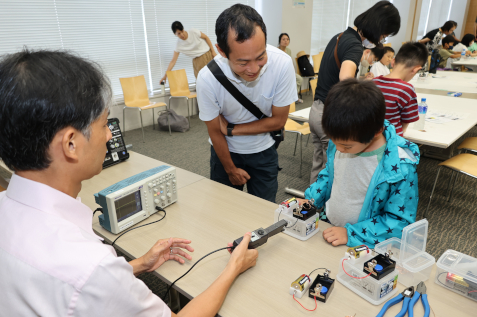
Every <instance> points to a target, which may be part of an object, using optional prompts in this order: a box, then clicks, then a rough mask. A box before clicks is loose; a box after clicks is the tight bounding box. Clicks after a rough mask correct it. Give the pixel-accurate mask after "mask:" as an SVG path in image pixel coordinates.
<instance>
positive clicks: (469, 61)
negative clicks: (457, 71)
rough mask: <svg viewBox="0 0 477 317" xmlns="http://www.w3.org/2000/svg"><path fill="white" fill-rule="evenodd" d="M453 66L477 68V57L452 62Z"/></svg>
mask: <svg viewBox="0 0 477 317" xmlns="http://www.w3.org/2000/svg"><path fill="white" fill-rule="evenodd" d="M452 65H464V66H471V67H472V66H474V67H476V66H477V57H471V58H466V59H464V60H462V59H460V60H458V61H455V62H452Z"/></svg>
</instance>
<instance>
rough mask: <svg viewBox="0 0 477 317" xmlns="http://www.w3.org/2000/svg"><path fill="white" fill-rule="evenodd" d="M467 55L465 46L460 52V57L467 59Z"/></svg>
mask: <svg viewBox="0 0 477 317" xmlns="http://www.w3.org/2000/svg"><path fill="white" fill-rule="evenodd" d="M466 57H467V56H465V48H464V49H463V50H462V53H460V59H461V60H464V59H466Z"/></svg>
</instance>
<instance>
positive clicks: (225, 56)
mask: <svg viewBox="0 0 477 317" xmlns="http://www.w3.org/2000/svg"><path fill="white" fill-rule="evenodd" d="M215 47H216V48H217V52H219V54H220V55H221V56H222V57H223V58H227V55H225V53H224V51H222V49H221V48H220V47H219V44H215Z"/></svg>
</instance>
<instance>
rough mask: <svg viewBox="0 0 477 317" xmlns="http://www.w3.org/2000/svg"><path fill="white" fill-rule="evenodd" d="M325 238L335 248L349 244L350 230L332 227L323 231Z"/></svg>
mask: <svg viewBox="0 0 477 317" xmlns="http://www.w3.org/2000/svg"><path fill="white" fill-rule="evenodd" d="M323 238H324V239H325V240H326V241H327V242H328V243H331V244H332V245H333V246H335V247H336V246H338V245H342V244H346V243H348V230H346V228H343V227H331V228H328V229H326V230H324V231H323Z"/></svg>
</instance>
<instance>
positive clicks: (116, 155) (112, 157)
mask: <svg viewBox="0 0 477 317" xmlns="http://www.w3.org/2000/svg"><path fill="white" fill-rule="evenodd" d="M108 128H109V130H110V131H111V134H112V135H113V137H112V138H111V140H109V141H108V142H107V143H106V147H107V152H106V157H105V158H104V162H103V168H106V167H109V166H111V165H114V164H117V163H120V162H122V161H125V160H127V159H128V158H129V153H128V150H127V149H126V144H125V143H124V139H123V135H122V133H121V129H120V128H119V119H118V118H111V119H108Z"/></svg>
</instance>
